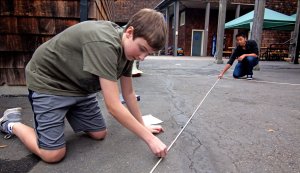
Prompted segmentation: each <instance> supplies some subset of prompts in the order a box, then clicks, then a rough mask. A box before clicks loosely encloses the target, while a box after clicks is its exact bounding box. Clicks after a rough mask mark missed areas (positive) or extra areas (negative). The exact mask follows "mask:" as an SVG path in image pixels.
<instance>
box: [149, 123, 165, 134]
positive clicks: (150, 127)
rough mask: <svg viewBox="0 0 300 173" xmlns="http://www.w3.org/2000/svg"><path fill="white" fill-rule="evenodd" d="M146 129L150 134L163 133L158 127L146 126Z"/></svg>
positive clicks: (160, 127)
mask: <svg viewBox="0 0 300 173" xmlns="http://www.w3.org/2000/svg"><path fill="white" fill-rule="evenodd" d="M146 127H147V129H148V130H149V131H150V132H151V133H155V134H158V133H160V132H164V129H163V128H162V126H160V125H146Z"/></svg>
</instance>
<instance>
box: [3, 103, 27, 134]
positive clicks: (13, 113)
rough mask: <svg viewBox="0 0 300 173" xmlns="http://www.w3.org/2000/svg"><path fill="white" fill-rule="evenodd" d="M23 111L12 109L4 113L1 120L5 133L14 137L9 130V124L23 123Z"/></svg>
mask: <svg viewBox="0 0 300 173" xmlns="http://www.w3.org/2000/svg"><path fill="white" fill-rule="evenodd" d="M21 110H22V108H20V107H18V108H12V109H7V110H6V111H5V112H4V113H3V117H2V118H0V130H1V131H2V132H4V133H7V134H8V135H10V136H11V135H12V133H10V131H9V130H8V123H11V122H21V120H22V118H21Z"/></svg>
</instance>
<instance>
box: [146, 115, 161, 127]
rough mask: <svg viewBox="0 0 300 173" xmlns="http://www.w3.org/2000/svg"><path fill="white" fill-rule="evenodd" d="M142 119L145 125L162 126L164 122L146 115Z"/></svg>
mask: <svg viewBox="0 0 300 173" xmlns="http://www.w3.org/2000/svg"><path fill="white" fill-rule="evenodd" d="M142 118H143V120H144V123H145V124H147V125H155V124H160V123H162V122H163V121H162V120H160V119H158V118H156V117H154V116H152V115H151V114H148V115H144V116H142Z"/></svg>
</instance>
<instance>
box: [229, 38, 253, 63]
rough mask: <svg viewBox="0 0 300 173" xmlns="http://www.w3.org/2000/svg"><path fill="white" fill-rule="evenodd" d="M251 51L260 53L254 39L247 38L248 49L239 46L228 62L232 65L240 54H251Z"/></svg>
mask: <svg viewBox="0 0 300 173" xmlns="http://www.w3.org/2000/svg"><path fill="white" fill-rule="evenodd" d="M250 53H255V54H256V55H258V48H257V44H256V42H255V41H254V40H247V42H246V49H243V47H242V46H237V47H236V48H235V49H234V51H233V53H232V54H231V56H230V58H229V61H228V62H227V64H230V65H232V64H233V62H234V60H235V59H236V58H238V57H239V56H241V55H243V54H250Z"/></svg>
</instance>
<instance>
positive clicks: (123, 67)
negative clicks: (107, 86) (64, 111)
mask: <svg viewBox="0 0 300 173" xmlns="http://www.w3.org/2000/svg"><path fill="white" fill-rule="evenodd" d="M122 33H123V29H122V28H121V27H119V26H117V25H116V24H114V23H112V22H109V21H87V22H82V23H79V24H76V25H74V26H71V27H70V28H67V29H66V30H64V31H63V32H61V33H60V34H58V35H56V36H55V37H53V38H52V39H50V40H49V41H47V42H45V43H44V44H42V45H41V46H40V47H39V48H38V49H37V50H36V51H35V53H34V55H33V57H32V59H31V60H30V62H29V63H28V65H27V67H26V83H27V86H28V88H29V89H30V90H33V91H36V92H40V93H45V94H53V95H63V96H82V95H87V94H91V93H95V92H97V91H99V90H100V84H99V77H101V78H105V79H108V80H111V81H117V80H118V79H119V78H120V77H121V76H128V77H129V76H131V69H132V64H133V61H128V60H127V59H126V57H125V55H124V51H123V47H122V44H121V40H122Z"/></svg>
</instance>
